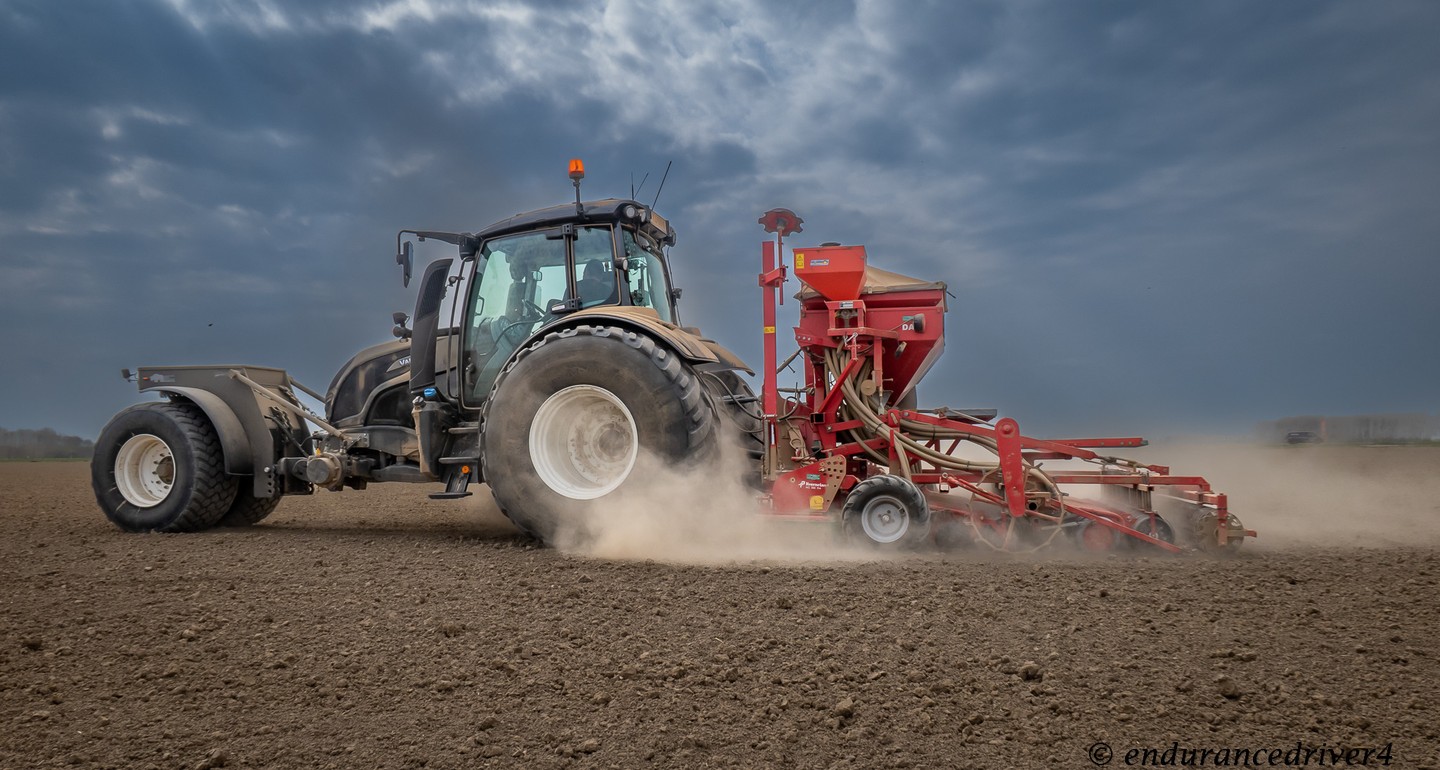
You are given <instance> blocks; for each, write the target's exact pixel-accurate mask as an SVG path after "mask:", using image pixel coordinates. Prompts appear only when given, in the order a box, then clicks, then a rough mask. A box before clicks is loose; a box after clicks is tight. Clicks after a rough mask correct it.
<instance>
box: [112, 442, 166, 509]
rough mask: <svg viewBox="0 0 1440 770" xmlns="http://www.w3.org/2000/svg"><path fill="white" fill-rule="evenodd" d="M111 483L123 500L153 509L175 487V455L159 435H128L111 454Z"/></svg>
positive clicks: (139, 506)
mask: <svg viewBox="0 0 1440 770" xmlns="http://www.w3.org/2000/svg"><path fill="white" fill-rule="evenodd" d="M115 486H116V487H117V488H118V489H119V490H120V495H121V496H122V497H124V498H125V502H127V503H129V504H131V505H133V506H135V507H137V508H153V507H155V506H157V505H159V504H160V503H162V502H164V501H165V498H166V497H169V496H170V490H171V489H172V488H173V487H174V486H175V456H174V455H173V454H171V452H170V445H169V444H166V443H165V442H164V441H162V440H160V437H159V436H153V435H151V434H149V433H141V434H140V435H138V436H131V437H130V438H129V440H127V441H126V442H125V443H124V444H121V445H120V451H119V452H117V453H116V454H115Z"/></svg>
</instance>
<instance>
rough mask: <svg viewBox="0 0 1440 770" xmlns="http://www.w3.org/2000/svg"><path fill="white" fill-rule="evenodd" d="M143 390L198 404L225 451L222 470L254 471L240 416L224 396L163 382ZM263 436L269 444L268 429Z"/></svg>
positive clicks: (235, 473) (241, 473)
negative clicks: (166, 394) (158, 385)
mask: <svg viewBox="0 0 1440 770" xmlns="http://www.w3.org/2000/svg"><path fill="white" fill-rule="evenodd" d="M147 390H155V391H160V392H161V393H168V394H170V395H172V396H179V397H180V398H183V399H185V400H187V401H189V402H191V403H193V404H195V405H196V406H198V407H200V411H202V412H204V413H205V416H206V417H207V418H209V420H210V424H211V425H213V426H215V433H216V434H217V435H219V436H220V448H221V450H222V451H223V452H224V453H225V472H226V473H228V474H230V475H232V476H248V475H250V474H252V473H254V472H255V458H254V457H252V456H251V453H250V444H251V439H250V437H248V436H246V435H245V427H244V426H243V425H242V424H241V423H240V418H239V417H237V416H235V411H234V410H233V409H231V408H230V407H229V405H227V404H226V403H225V400H224V399H222V398H220V397H219V396H217V395H215V394H214V393H211V392H209V391H205V390H200V389H199V388H182V387H176V386H173V385H163V386H160V387H152V388H147ZM263 440H264V441H265V442H266V444H269V442H270V440H271V439H270V432H269V431H265V436H264V439H263Z"/></svg>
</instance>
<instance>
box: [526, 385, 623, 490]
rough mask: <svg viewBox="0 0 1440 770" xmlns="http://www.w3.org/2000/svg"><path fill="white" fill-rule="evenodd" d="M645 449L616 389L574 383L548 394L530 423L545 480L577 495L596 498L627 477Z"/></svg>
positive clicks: (534, 452)
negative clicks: (613, 391) (616, 393)
mask: <svg viewBox="0 0 1440 770" xmlns="http://www.w3.org/2000/svg"><path fill="white" fill-rule="evenodd" d="M639 453H640V436H639V433H637V432H636V430H635V418H634V417H632V416H631V415H630V410H629V409H627V408H626V407H625V404H624V402H622V401H621V400H620V399H619V398H618V397H617V396H616V395H615V394H614V393H611V392H610V391H608V390H605V389H604V388H597V387H595V386H594V385H571V386H570V387H568V388H564V389H563V390H560V391H558V392H556V393H555V394H554V395H552V396H550V397H549V398H547V399H545V402H544V403H542V404H541V405H540V409H539V410H538V411H537V412H536V413H535V419H534V421H532V422H531V423H530V459H531V462H533V463H534V464H535V472H536V473H538V474H539V475H540V480H541V481H543V482H545V485H546V486H548V487H550V488H551V489H552V490H554V491H555V492H556V493H557V494H560V495H564V496H565V497H568V498H570V499H572V500H594V499H595V498H597V497H602V496H604V495H607V494H610V493H611V492H613V491H615V489H616V487H619V486H620V485H621V484H622V483H624V481H625V479H626V478H628V477H629V476H630V471H631V470H632V469H634V467H635V458H636V457H637V456H638V455H639Z"/></svg>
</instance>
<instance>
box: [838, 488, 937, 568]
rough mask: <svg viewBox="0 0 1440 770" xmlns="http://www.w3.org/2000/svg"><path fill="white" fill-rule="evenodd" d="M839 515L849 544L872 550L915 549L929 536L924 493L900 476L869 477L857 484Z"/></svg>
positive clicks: (927, 510) (928, 516)
mask: <svg viewBox="0 0 1440 770" xmlns="http://www.w3.org/2000/svg"><path fill="white" fill-rule="evenodd" d="M840 516H841V521H842V522H843V526H844V529H845V535H846V537H847V539H849V540H850V542H852V543H860V544H863V545H868V546H871V547H874V548H885V549H897V550H898V549H909V548H914V547H916V546H918V545H920V544H921V543H924V542H925V540H926V539H927V538H928V537H929V536H930V506H929V504H927V503H926V502H925V495H924V493H923V492H921V491H920V488H919V487H917V486H915V485H914V484H913V483H911V482H910V481H908V480H906V479H902V478H900V477H899V476H871V477H870V478H868V479H865V480H864V481H862V482H860V483H859V484H856V485H855V488H854V489H852V490H850V495H849V496H848V497H846V498H845V505H844V507H843V508H841V511H840Z"/></svg>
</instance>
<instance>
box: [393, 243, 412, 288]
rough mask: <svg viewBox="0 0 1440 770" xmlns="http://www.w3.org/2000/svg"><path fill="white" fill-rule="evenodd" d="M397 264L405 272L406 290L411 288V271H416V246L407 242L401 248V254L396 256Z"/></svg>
mask: <svg viewBox="0 0 1440 770" xmlns="http://www.w3.org/2000/svg"><path fill="white" fill-rule="evenodd" d="M395 264H397V265H399V266H400V268H401V269H402V270H403V271H404V278H403V280H404V282H405V288H407V289H408V288H410V271H411V270H412V269H414V266H415V246H414V244H412V243H410V242H409V241H406V242H405V244H404V245H403V246H401V247H400V253H399V254H396V255H395Z"/></svg>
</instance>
